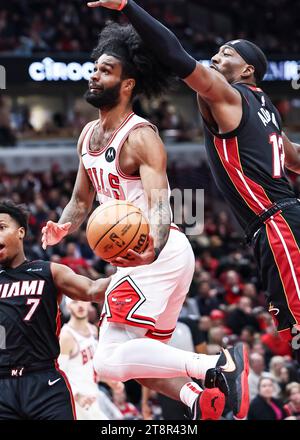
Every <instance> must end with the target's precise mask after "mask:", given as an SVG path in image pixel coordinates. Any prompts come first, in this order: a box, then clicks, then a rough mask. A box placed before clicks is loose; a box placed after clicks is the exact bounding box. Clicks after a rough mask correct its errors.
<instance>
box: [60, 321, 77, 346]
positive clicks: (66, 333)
mask: <svg viewBox="0 0 300 440" xmlns="http://www.w3.org/2000/svg"><path fill="white" fill-rule="evenodd" d="M59 338H60V340H62V341H65V342H69V343H73V342H74V340H75V338H74V334H73V333H72V331H71V330H70V327H69V325H68V324H64V325H63V326H62V328H61V330H60V336H59Z"/></svg>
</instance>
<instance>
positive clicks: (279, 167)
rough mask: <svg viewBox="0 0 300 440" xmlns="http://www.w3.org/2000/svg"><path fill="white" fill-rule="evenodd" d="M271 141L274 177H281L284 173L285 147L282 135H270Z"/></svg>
mask: <svg viewBox="0 0 300 440" xmlns="http://www.w3.org/2000/svg"><path fill="white" fill-rule="evenodd" d="M269 142H270V144H271V145H272V147H273V178H274V179H280V177H282V174H283V173H284V157H285V156H284V147H283V139H282V136H279V135H278V134H276V133H273V134H271V135H270V138H269Z"/></svg>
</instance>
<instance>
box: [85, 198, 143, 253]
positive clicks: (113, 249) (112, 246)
mask: <svg viewBox="0 0 300 440" xmlns="http://www.w3.org/2000/svg"><path fill="white" fill-rule="evenodd" d="M149 232H150V227H149V223H148V221H147V220H146V219H145V217H144V216H143V213H142V211H141V210H140V209H139V208H137V207H136V206H134V205H133V204H132V203H129V202H127V201H124V200H122V201H121V200H113V201H111V202H107V203H105V204H103V205H101V206H99V207H98V208H96V209H95V211H93V213H92V214H91V216H90V218H89V220H88V224H87V228H86V236H87V241H88V243H89V245H90V247H91V249H92V250H93V251H94V253H95V254H96V255H97V256H98V257H101V258H102V259H103V260H106V261H111V260H113V259H115V258H117V257H123V258H127V252H128V250H129V249H132V250H134V251H135V252H138V253H142V252H143V251H144V250H145V248H146V247H147V243H148V234H149Z"/></svg>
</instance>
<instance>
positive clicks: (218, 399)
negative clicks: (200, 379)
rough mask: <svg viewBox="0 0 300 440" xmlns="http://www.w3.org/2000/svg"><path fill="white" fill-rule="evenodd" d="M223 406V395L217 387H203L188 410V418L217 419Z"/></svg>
mask: <svg viewBox="0 0 300 440" xmlns="http://www.w3.org/2000/svg"><path fill="white" fill-rule="evenodd" d="M224 406H225V396H224V394H223V393H222V392H221V391H220V390H219V388H205V390H203V391H202V392H201V393H200V394H199V396H198V397H197V399H196V400H195V402H194V405H193V409H192V410H189V412H190V414H189V416H190V417H189V419H190V420H218V419H219V418H220V417H221V415H222V413H223V411H224Z"/></svg>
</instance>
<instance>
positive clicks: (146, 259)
mask: <svg viewBox="0 0 300 440" xmlns="http://www.w3.org/2000/svg"><path fill="white" fill-rule="evenodd" d="M154 260H156V255H155V250H154V244H153V237H151V235H149V241H148V246H147V248H146V249H145V250H144V252H143V253H142V254H138V253H137V252H135V251H133V250H132V249H129V251H128V252H127V256H126V258H122V257H117V258H115V259H114V260H111V261H110V264H111V265H112V266H117V267H136V266H145V265H147V264H151V263H153V261H154Z"/></svg>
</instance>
